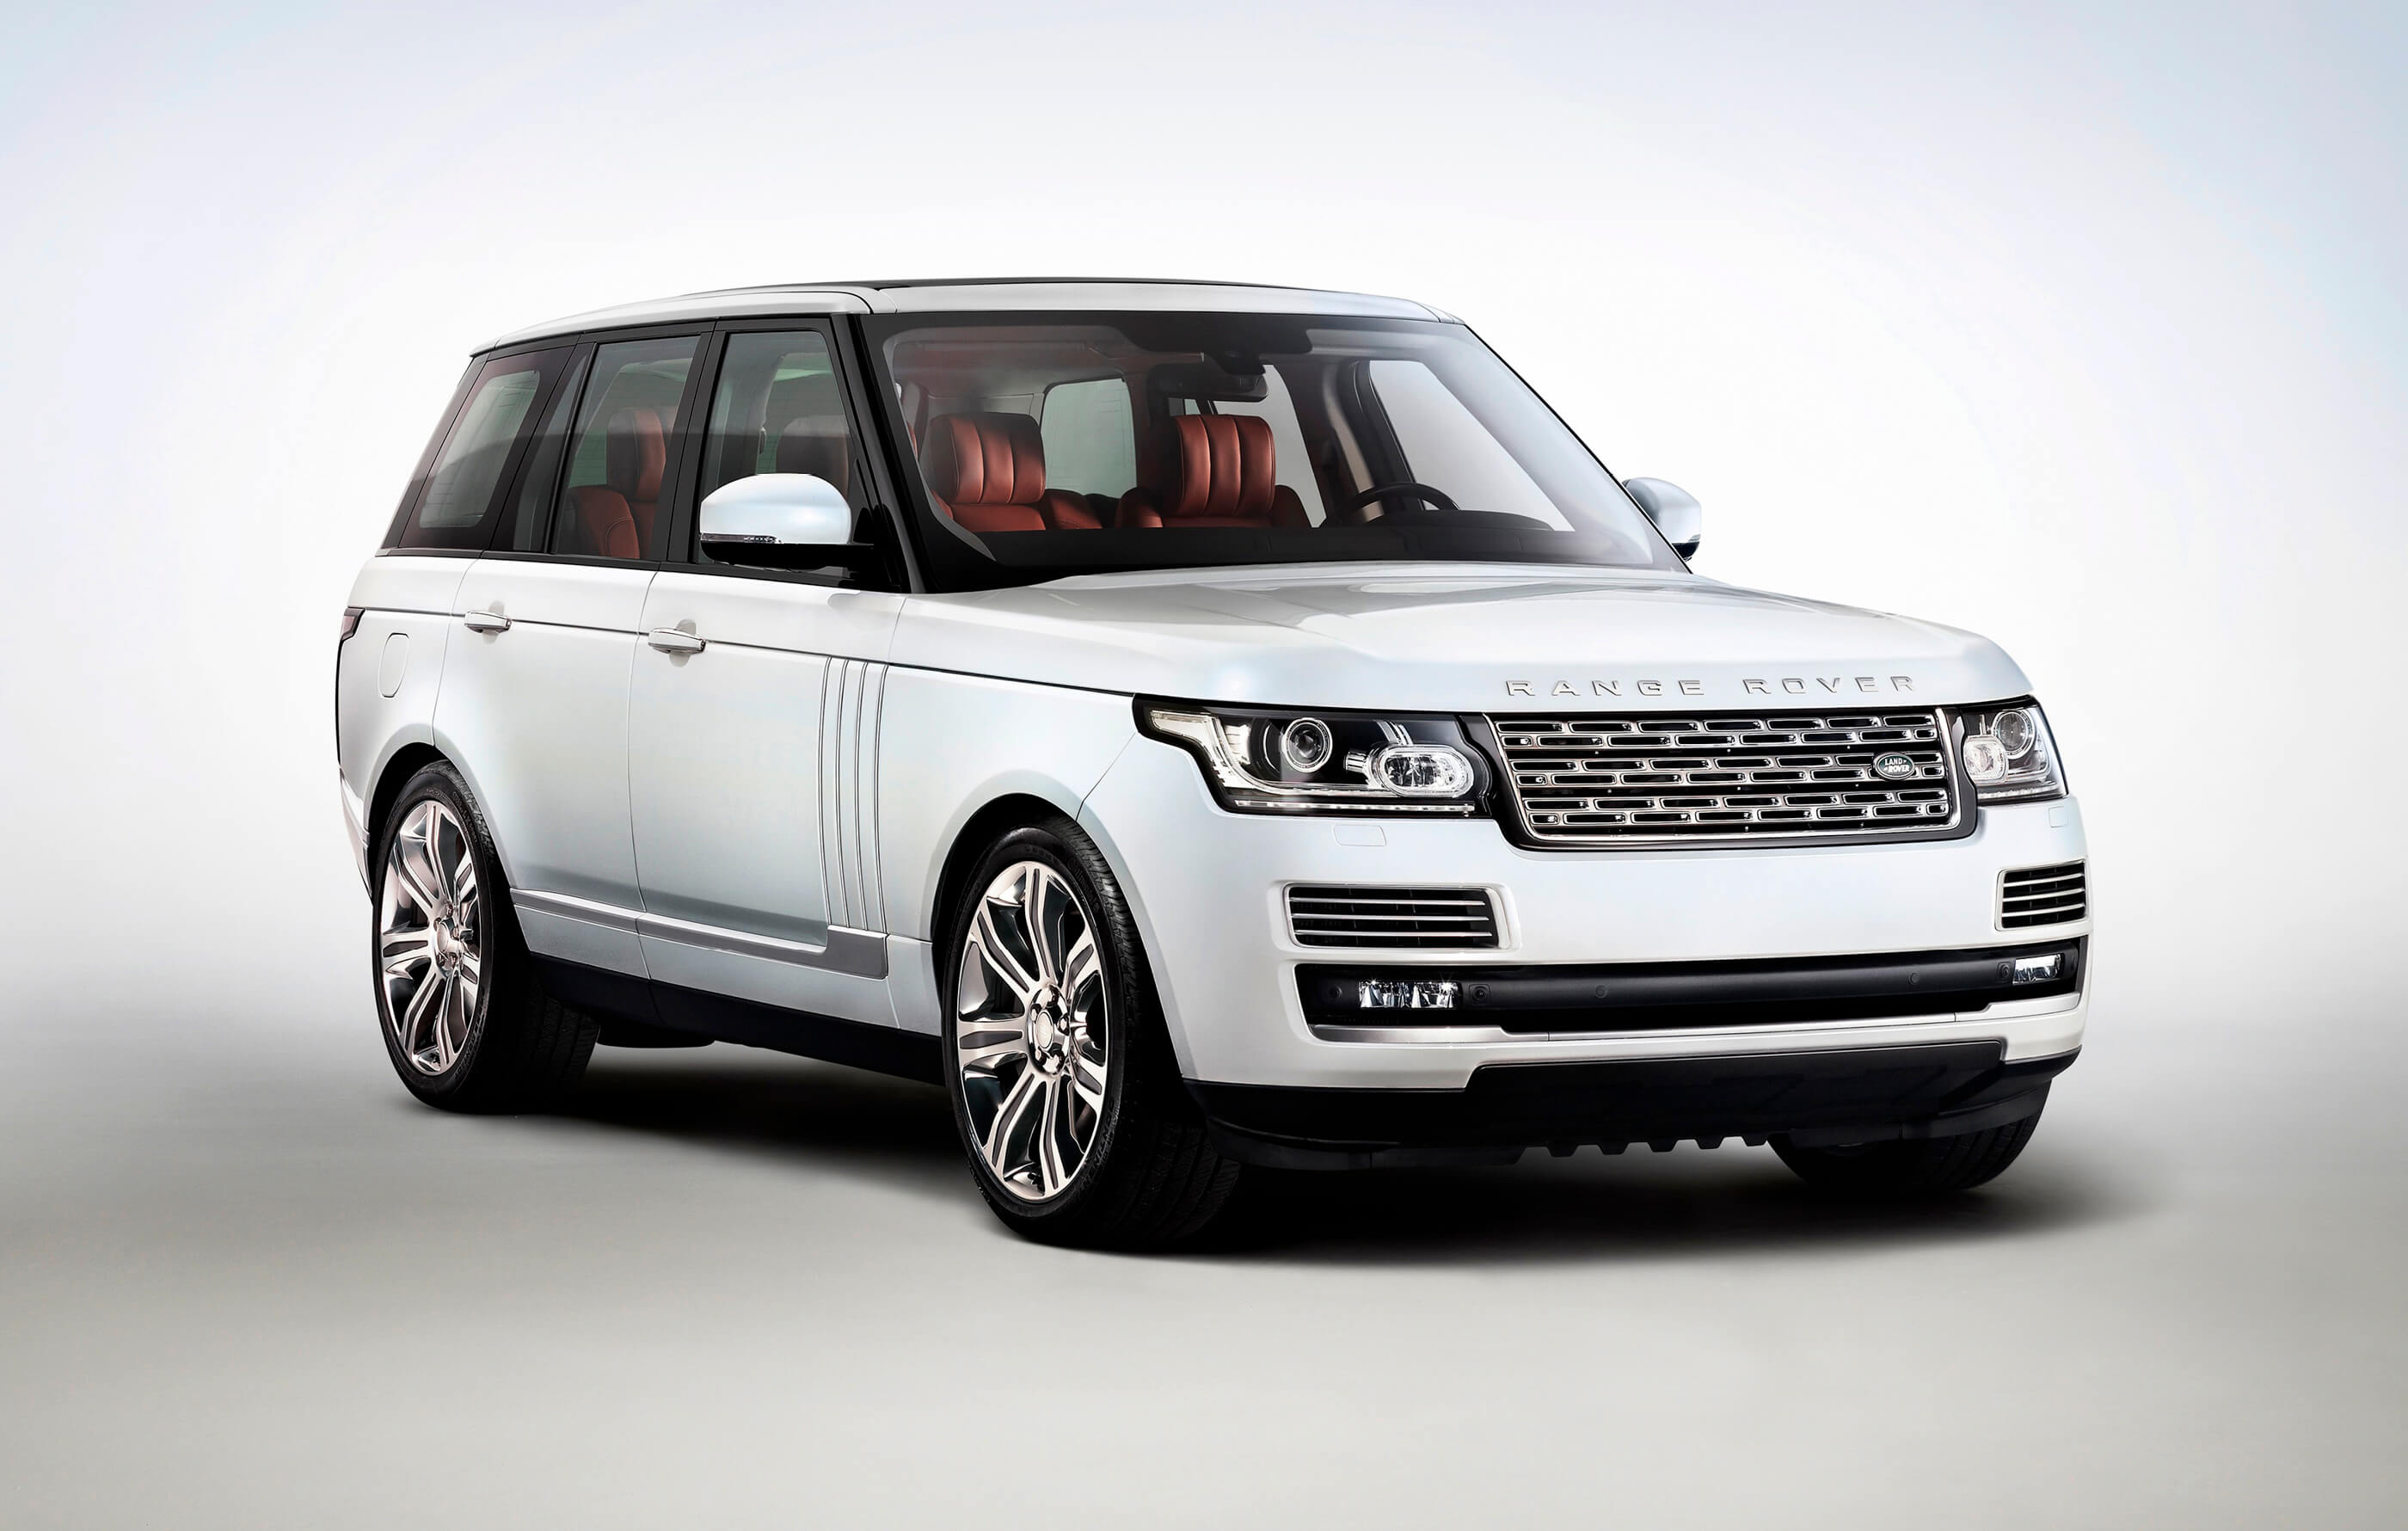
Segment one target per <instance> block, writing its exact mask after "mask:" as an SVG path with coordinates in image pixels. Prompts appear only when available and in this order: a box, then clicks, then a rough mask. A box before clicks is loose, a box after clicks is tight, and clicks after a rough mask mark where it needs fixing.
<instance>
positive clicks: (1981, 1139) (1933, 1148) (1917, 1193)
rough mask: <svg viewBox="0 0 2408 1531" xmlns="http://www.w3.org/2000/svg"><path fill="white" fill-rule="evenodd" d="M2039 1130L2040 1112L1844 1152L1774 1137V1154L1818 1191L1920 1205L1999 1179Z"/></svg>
mask: <svg viewBox="0 0 2408 1531" xmlns="http://www.w3.org/2000/svg"><path fill="white" fill-rule="evenodd" d="M2039 1126H2040V1113H2039V1112H2038V1111H2034V1112H2033V1113H2032V1114H2031V1115H2029V1116H2028V1117H2025V1118H2024V1119H2023V1120H2022V1121H2020V1122H2010V1123H2007V1124H2006V1125H2005V1126H2003V1127H1992V1128H1990V1129H1988V1130H1987V1131H1985V1132H1969V1133H1964V1134H1961V1135H1959V1136H1957V1137H1955V1138H1921V1139H1914V1140H1909V1141H1904V1142H1895V1143H1858V1144H1855V1145H1852V1146H1850V1147H1846V1148H1798V1147H1795V1146H1793V1145H1791V1144H1789V1143H1785V1142H1784V1141H1782V1140H1781V1139H1780V1138H1774V1139H1773V1142H1772V1151H1773V1152H1775V1153H1778V1154H1780V1155H1781V1162H1782V1163H1783V1164H1785V1165H1787V1166H1789V1167H1790V1169H1791V1170H1793V1171H1794V1172H1796V1174H1797V1176H1798V1178H1799V1180H1804V1181H1805V1182H1806V1183H1807V1184H1809V1185H1812V1186H1814V1187H1816V1188H1817V1189H1819V1190H1824V1191H1830V1192H1835V1193H1837V1194H1839V1195H1849V1196H1856V1197H1859V1198H1862V1199H1865V1200H1872V1201H1920V1200H1926V1199H1928V1198H1932V1197H1937V1196H1945V1195H1954V1194H1955V1193H1957V1192H1959V1191H1971V1189H1972V1188H1973V1187H1975V1186H1977V1185H1981V1184H1984V1183H1985V1182H1987V1181H1989V1180H1995V1179H1997V1178H1998V1177H1999V1175H2000V1173H2002V1172H2003V1171H2004V1170H2005V1169H2006V1167H2007V1166H2009V1165H2011V1164H2014V1162H2015V1155H2017V1154H2019V1153H2021V1152H2023V1151H2024V1145H2025V1144H2026V1143H2028V1142H2030V1141H2031V1136H2032V1133H2033V1132H2034V1130H2036V1129H2037V1128H2038V1127H2039Z"/></svg>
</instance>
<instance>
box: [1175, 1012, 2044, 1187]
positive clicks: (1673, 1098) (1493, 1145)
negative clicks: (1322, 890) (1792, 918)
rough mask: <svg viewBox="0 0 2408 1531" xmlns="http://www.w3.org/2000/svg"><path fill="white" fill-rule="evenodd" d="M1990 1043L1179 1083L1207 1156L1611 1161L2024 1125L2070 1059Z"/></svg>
mask: <svg viewBox="0 0 2408 1531" xmlns="http://www.w3.org/2000/svg"><path fill="white" fill-rule="evenodd" d="M2073 1057H2074V1055H2073V1054H2072V1053H2071V1052H2064V1053H2059V1054H2057V1056H2056V1057H2053V1058H2031V1059H2026V1060H2024V1061H2022V1062H2019V1063H2008V1062H2006V1061H2005V1060H2004V1059H2003V1058H2001V1057H2000V1047H1999V1045H1998V1044H1997V1043H1994V1042H1942V1043H1937V1044H1926V1045H1921V1046H1910V1047H1875V1048H1854V1047H1851V1048H1826V1049H1821V1050H1817V1051H1813V1052H1747V1053H1736V1054H1727V1055H1718V1056H1712V1057H1702V1058H1643V1059H1624V1060H1621V1061H1617V1062H1609V1063H1558V1064H1504V1065H1493V1066H1489V1067H1485V1068H1482V1069H1480V1070H1478V1071H1477V1072H1475V1073H1474V1074H1473V1075H1472V1077H1471V1082H1470V1083H1469V1085H1467V1086H1466V1087H1465V1088H1463V1089H1461V1090H1313V1089H1297V1088H1293V1087H1282V1086H1277V1085H1262V1084H1191V1085H1190V1088H1191V1089H1192V1090H1193V1091H1194V1092H1195V1094H1196V1097H1197V1102H1198V1104H1200V1105H1201V1106H1202V1107H1203V1108H1204V1112H1205V1115H1206V1117H1207V1119H1208V1121H1209V1122H1210V1123H1211V1132H1212V1136H1213V1139H1214V1142H1215V1145H1216V1146H1217V1147H1219V1148H1220V1149H1221V1151H1222V1152H1225V1153H1227V1154H1229V1155H1230V1156H1231V1157H1233V1158H1237V1159H1241V1160H1245V1161H1247V1162H1250V1163H1254V1164H1268V1165H1277V1166H1284V1167H1289V1168H1299V1169H1324V1168H1328V1169H1337V1168H1352V1169H1361V1168H1371V1167H1376V1166H1398V1165H1414V1164H1462V1163H1480V1162H1506V1161H1510V1160H1512V1159H1513V1158H1514V1157H1516V1156H1517V1155H1519V1154H1520V1152H1522V1150H1523V1149H1524V1148H1526V1147H1527V1146H1529V1145H1531V1144H1536V1143H1544V1144H1548V1145H1550V1146H1552V1147H1554V1148H1556V1149H1559V1150H1560V1149H1565V1148H1568V1147H1571V1146H1576V1145H1579V1144H1583V1143H1596V1144H1598V1146H1600V1147H1601V1148H1603V1149H1604V1150H1605V1151H1606V1152H1609V1153H1618V1152H1621V1151H1622V1150H1623V1149H1625V1148H1627V1147H1628V1146H1629V1145H1630V1144H1632V1143H1642V1142H1643V1143H1650V1144H1653V1145H1654V1146H1655V1147H1656V1148H1659V1149H1665V1148H1670V1147H1671V1146H1672V1145H1673V1144H1674V1143H1676V1142H1678V1141H1680V1140H1682V1139H1683V1138H1695V1139H1697V1140H1698V1141H1699V1142H1701V1143H1704V1144H1705V1145H1706V1146H1708V1147H1713V1145H1714V1144H1716V1143H1719V1142H1720V1141H1721V1140H1722V1139H1724V1138H1742V1139H1744V1140H1745V1141H1747V1142H1751V1143H1760V1142H1762V1141H1764V1140H1765V1139H1766V1138H1771V1137H1780V1138H1784V1139H1785V1140H1787V1141H1789V1142H1792V1143H1798V1144H1803V1145H1809V1146H1812V1145H1819V1144H1832V1143H1877V1142H1884V1141H1888V1140H1892V1139H1897V1138H1948V1137H1954V1136H1956V1135H1957V1134H1960V1133H1968V1132H1981V1131H1984V1130H1985V1129H1987V1128H1990V1127H2000V1126H2004V1125H2006V1124H2007V1123H2010V1122H2017V1121H2021V1120H2022V1119H2023V1118H2025V1117H2027V1116H2030V1115H2032V1114H2034V1113H2035V1112H2037V1111H2039V1110H2040V1109H2041V1107H2042V1105H2043V1104H2044V1103H2046V1101H2047V1099H2048V1081H2049V1080H2051V1079H2053V1078H2055V1077H2056V1076H2057V1074H2059V1073H2062V1072H2063V1071H2064V1070H2065V1069H2066V1068H2067V1067H2068V1066H2070V1065H2071V1063H2072V1062H2073Z"/></svg>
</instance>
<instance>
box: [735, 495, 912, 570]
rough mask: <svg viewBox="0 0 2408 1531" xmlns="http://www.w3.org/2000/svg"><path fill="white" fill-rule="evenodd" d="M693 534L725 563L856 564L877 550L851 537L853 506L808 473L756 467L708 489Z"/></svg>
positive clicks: (777, 566) (769, 565) (794, 566)
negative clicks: (746, 475)
mask: <svg viewBox="0 0 2408 1531" xmlns="http://www.w3.org/2000/svg"><path fill="white" fill-rule="evenodd" d="M697 519H698V520H699V522H700V523H701V524H700V525H699V527H698V528H697V529H696V536H697V537H699V538H700V539H701V542H702V549H703V551H705V552H707V553H709V554H710V556H711V557H713V558H716V559H718V560H719V561H720V562H721V563H723V564H750V565H757V566H759V567H762V568H772V569H817V568H827V567H831V566H836V565H841V566H843V567H846V568H859V567H863V566H865V565H873V564H875V563H876V562H877V561H878V550H877V549H876V548H875V547H872V546H871V545H870V544H868V543H866V542H855V541H853V507H852V506H850V505H847V504H846V503H845V498H844V494H843V493H842V492H841V491H840V490H839V489H838V488H837V487H836V485H834V484H832V483H830V482H828V481H827V480H826V479H823V478H821V477H819V476H818V475H817V474H812V473H756V474H753V476H752V477H751V478H747V479H735V480H733V481H732V482H729V483H724V484H722V485H720V486H719V487H718V488H717V489H714V490H712V491H711V492H710V494H708V495H706V496H705V497H704V499H703V502H702V511H701V514H700V516H699V517H698V518H697Z"/></svg>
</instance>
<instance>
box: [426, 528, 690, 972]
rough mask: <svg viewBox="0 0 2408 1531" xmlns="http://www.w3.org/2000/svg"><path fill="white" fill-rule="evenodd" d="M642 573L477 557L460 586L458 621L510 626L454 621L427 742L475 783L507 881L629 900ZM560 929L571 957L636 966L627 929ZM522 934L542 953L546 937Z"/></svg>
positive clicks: (645, 576) (621, 904)
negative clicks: (633, 697) (571, 942)
mask: <svg viewBox="0 0 2408 1531" xmlns="http://www.w3.org/2000/svg"><path fill="white" fill-rule="evenodd" d="M651 584H652V570H651V569H649V568H640V567H638V568H622V567H613V566H609V565H592V564H550V563H538V562H536V561H533V560H529V559H517V558H506V559H497V558H486V559H479V560H476V561H475V562H474V563H472V564H471V565H469V569H468V573H467V576H466V578H465V579H462V580H461V582H460V588H459V592H458V594H457V596H456V599H457V602H458V605H459V610H460V612H461V614H462V617H463V618H466V617H467V616H468V615H469V614H472V613H493V614H497V615H499V616H502V617H504V618H507V619H508V621H509V626H508V627H506V628H502V629H499V630H497V631H489V632H479V631H476V630H474V629H472V628H470V627H469V626H468V625H467V624H466V621H459V622H455V623H454V625H453V629H452V640H451V644H450V646H449V648H448V649H447V650H446V651H445V654H444V660H443V685H442V694H441V697H440V699H439V700H438V701H437V704H436V708H435V742H436V747H437V749H439V750H441V751H443V753H444V754H445V755H446V756H448V757H449V758H450V759H451V760H452V763H453V764H454V765H458V766H459V767H460V771H461V774H462V775H464V776H466V778H467V779H468V783H469V786H470V787H471V788H472V789H473V790H474V791H475V792H476V794H477V798H478V802H479V805H480V807H481V808H483V809H484V812H485V818H486V822H487V823H488V824H489V825H490V826H492V828H493V831H494V838H495V845H496V846H497V847H498V848H499V850H500V851H501V856H502V867H503V870H504V871H505V872H506V873H507V874H508V875H509V880H510V886H511V887H512V888H513V889H523V890H526V891H528V892H535V893H548V894H566V895H567V896H569V897H572V898H577V899H582V900H586V901H588V902H590V903H594V904H598V905H602V906H605V907H607V908H612V909H637V908H639V907H640V905H639V903H638V895H637V885H636V851H635V839H634V835H633V832H632V822H631V818H630V812H629V806H628V797H627V689H628V677H629V672H630V669H631V667H632V665H634V663H635V657H636V648H637V641H636V634H637V624H638V622H639V621H640V619H641V618H642V616H643V612H644V596H645V593H646V591H647V590H648V588H649V587H650V586H651ZM570 934H573V935H574V936H575V937H576V947H575V951H576V953H577V956H576V959H575V960H578V961H583V962H589V963H593V964H595V966H606V967H609V968H611V969H612V970H614V971H617V972H623V973H641V972H643V970H644V966H643V958H642V956H641V954H640V952H638V947H637V943H636V939H635V937H634V936H633V935H632V934H629V933H624V932H617V931H610V930H608V929H605V928H602V927H594V928H581V929H579V930H576V931H574V932H573V933H570ZM527 939H528V942H529V944H530V945H533V946H535V947H536V949H537V950H538V951H542V950H544V946H543V944H542V943H543V941H544V940H545V939H546V934H545V933H538V931H536V930H533V929H530V930H529V931H528V933H527ZM561 954H563V955H567V954H568V952H566V950H564V951H563V952H562V953H561ZM606 954H607V955H606Z"/></svg>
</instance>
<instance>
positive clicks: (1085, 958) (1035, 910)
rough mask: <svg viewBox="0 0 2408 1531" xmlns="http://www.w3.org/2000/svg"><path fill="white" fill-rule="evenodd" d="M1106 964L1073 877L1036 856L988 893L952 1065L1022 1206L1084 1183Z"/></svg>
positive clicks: (976, 1139) (977, 915)
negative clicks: (1073, 886)
mask: <svg viewBox="0 0 2408 1531" xmlns="http://www.w3.org/2000/svg"><path fill="white" fill-rule="evenodd" d="M1108 1003H1109V1002H1108V1000H1107V998H1106V994H1105V975H1104V965H1103V959H1102V956H1101V954H1100V953H1099V952H1098V951H1097V946H1096V931H1095V926H1094V924H1093V923H1092V922H1091V921H1090V920H1089V919H1088V916H1087V911H1086V909H1084V907H1083V906H1082V904H1081V902H1080V900H1079V897H1078V895H1077V894H1076V893H1075V892H1074V891H1073V890H1072V889H1071V886H1070V884H1069V881H1068V880H1067V879H1065V878H1064V877H1063V876H1062V874H1061V873H1059V872H1057V871H1055V870H1054V868H1053V867H1051V866H1047V865H1045V864H1044V863H1043V862H1038V861H1023V862H1017V863H1015V864H1013V865H1012V866H1008V867H1006V868H1005V869H1004V870H1003V871H1002V872H1001V873H1000V874H999V875H997V876H996V878H995V880H993V881H991V882H989V883H988V884H987V886H986V891H985V892H984V893H982V894H980V895H979V900H978V905H977V909H976V910H975V911H974V912H973V914H972V915H971V918H970V925H969V931H968V935H967V937H965V939H964V940H963V942H962V957H961V967H960V969H959V971H958V973H957V974H956V975H955V980H954V984H953V1066H954V1068H955V1070H956V1071H957V1072H958V1073H959V1075H960V1079H961V1085H962V1097H963V1100H964V1102H965V1103H966V1104H967V1106H968V1115H969V1123H970V1136H971V1139H972V1146H973V1148H974V1149H975V1151H976V1152H977V1153H978V1155H979V1157H980V1158H981V1159H982V1160H983V1161H985V1164H986V1166H987V1169H988V1170H989V1171H990V1172H991V1173H992V1174H993V1175H994V1177H995V1179H996V1180H997V1181H998V1182H1000V1183H1001V1184H1002V1186H1003V1187H1004V1189H1005V1190H1007V1191H1009V1192H1011V1194H1012V1195H1014V1196H1017V1197H1018V1198H1020V1199H1021V1200H1023V1201H1043V1200H1046V1199H1048V1198H1050V1197H1053V1196H1055V1195H1060V1194H1061V1192H1062V1191H1063V1189H1064V1188H1065V1187H1067V1186H1068V1185H1069V1184H1070V1182H1071V1181H1072V1180H1075V1179H1076V1178H1077V1177H1078V1174H1079V1170H1080V1168H1081V1166H1083V1165H1084V1164H1085V1163H1086V1161H1087V1156H1088V1153H1089V1152H1090V1151H1091V1150H1093V1148H1094V1147H1095V1143H1096V1134H1097V1128H1098V1127H1100V1126H1101V1125H1102V1123H1103V1109H1104V1085H1105V1080H1106V1079H1107V1078H1108V1077H1109V1069H1110V1058H1109V1056H1108V1053H1107V1048H1108V1046H1109V1042H1108V1039H1107V1037H1106V1034H1105V1019H1106V1015H1107V1013H1108V1010H1107V1007H1108Z"/></svg>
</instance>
